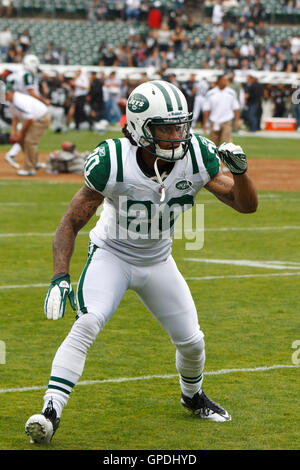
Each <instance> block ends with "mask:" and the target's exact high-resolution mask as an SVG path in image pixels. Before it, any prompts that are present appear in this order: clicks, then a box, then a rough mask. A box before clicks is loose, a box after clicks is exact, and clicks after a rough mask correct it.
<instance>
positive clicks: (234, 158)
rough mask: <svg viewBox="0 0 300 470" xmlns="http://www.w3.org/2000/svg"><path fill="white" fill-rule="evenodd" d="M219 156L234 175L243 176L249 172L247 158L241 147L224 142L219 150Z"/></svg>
mask: <svg viewBox="0 0 300 470" xmlns="http://www.w3.org/2000/svg"><path fill="white" fill-rule="evenodd" d="M217 152H218V156H219V157H220V159H221V160H222V162H223V163H224V165H226V166H227V168H229V170H230V171H231V173H232V174H233V175H242V174H244V173H245V172H246V171H247V168H248V165H247V158H246V155H245V153H244V151H243V149H242V147H240V146H239V145H234V144H233V143H232V142H230V143H226V142H224V143H223V144H222V145H220V147H218V149H217Z"/></svg>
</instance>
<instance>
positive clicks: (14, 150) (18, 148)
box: [8, 143, 22, 157]
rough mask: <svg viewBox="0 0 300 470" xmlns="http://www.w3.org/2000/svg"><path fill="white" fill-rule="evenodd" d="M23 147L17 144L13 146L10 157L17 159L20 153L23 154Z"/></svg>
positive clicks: (9, 153)
mask: <svg viewBox="0 0 300 470" xmlns="http://www.w3.org/2000/svg"><path fill="white" fill-rule="evenodd" d="M21 149H22V147H21V145H20V144H18V143H16V144H14V145H13V146H12V148H11V149H10V150H9V151H8V155H9V156H10V157H16V156H17V155H18V153H19V152H21Z"/></svg>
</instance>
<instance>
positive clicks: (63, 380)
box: [50, 375, 75, 388]
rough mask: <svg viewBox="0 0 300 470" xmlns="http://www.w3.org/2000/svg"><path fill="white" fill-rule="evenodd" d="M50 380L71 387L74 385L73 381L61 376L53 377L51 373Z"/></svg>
mask: <svg viewBox="0 0 300 470" xmlns="http://www.w3.org/2000/svg"><path fill="white" fill-rule="evenodd" d="M50 380H52V381H53V382H59V383H61V384H65V385H68V387H72V388H73V387H74V385H75V384H73V382H70V381H69V380H66V379H62V378H61V377H54V376H53V375H51V377H50Z"/></svg>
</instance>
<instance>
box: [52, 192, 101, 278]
mask: <svg viewBox="0 0 300 470" xmlns="http://www.w3.org/2000/svg"><path fill="white" fill-rule="evenodd" d="M103 199H104V197H103V196H102V195H101V194H100V193H99V192H96V191H93V190H92V189H90V188H88V187H87V186H83V187H82V188H81V189H80V190H79V191H78V192H77V193H76V194H75V196H74V197H73V199H72V201H71V202H70V205H69V207H68V209H67V210H66V212H65V214H64V216H63V218H62V219H61V221H60V223H59V225H58V228H57V230H56V232H55V235H54V239H53V264H54V275H58V274H59V273H68V272H69V265H70V261H71V257H72V254H73V251H74V244H75V238H76V236H77V234H78V232H79V230H81V229H82V227H84V226H85V225H86V224H87V222H88V221H89V220H90V218H91V217H92V216H93V215H94V214H95V212H96V210H97V208H98V207H99V206H100V204H101V203H102V201H103Z"/></svg>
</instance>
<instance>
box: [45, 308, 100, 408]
mask: <svg viewBox="0 0 300 470" xmlns="http://www.w3.org/2000/svg"><path fill="white" fill-rule="evenodd" d="M100 327H101V326H100V324H99V320H98V318H97V317H96V316H95V315H93V314H85V315H82V316H81V317H80V318H79V319H78V320H76V321H75V323H74V325H73V327H72V329H71V331H70V333H69V334H68V336H67V337H66V339H65V340H64V341H63V343H62V344H61V346H60V347H59V348H58V350H57V352H56V354H55V357H54V359H53V363H52V369H51V375H50V379H49V384H48V389H47V391H46V392H45V395H44V408H43V411H44V410H45V408H46V406H47V403H48V401H49V400H52V401H53V406H54V408H55V410H56V412H57V416H58V417H60V415H61V412H62V410H63V408H64V406H65V405H66V404H67V403H68V400H69V396H70V393H71V392H72V390H73V388H74V386H75V385H76V383H77V382H78V380H79V379H80V377H81V375H82V372H83V369H84V364H85V359H86V355H87V351H88V348H89V347H90V346H91V345H92V343H93V342H94V340H95V339H96V336H97V334H98V333H99V331H100Z"/></svg>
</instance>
